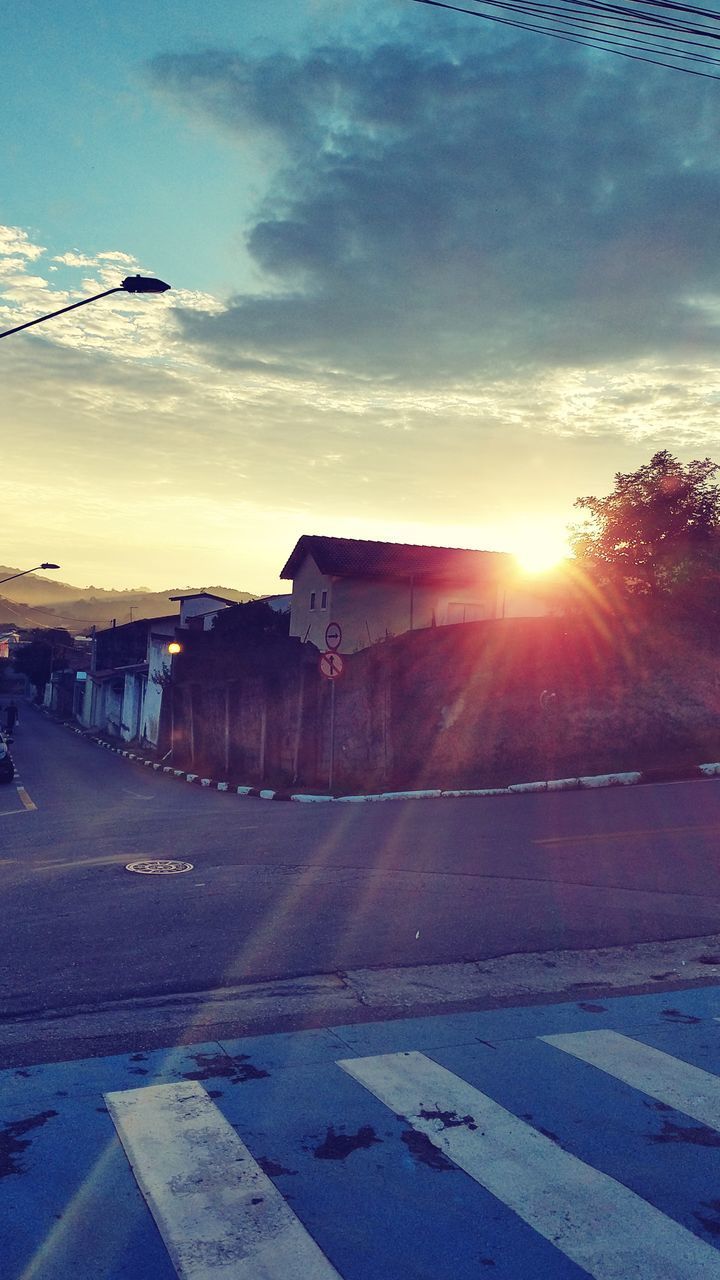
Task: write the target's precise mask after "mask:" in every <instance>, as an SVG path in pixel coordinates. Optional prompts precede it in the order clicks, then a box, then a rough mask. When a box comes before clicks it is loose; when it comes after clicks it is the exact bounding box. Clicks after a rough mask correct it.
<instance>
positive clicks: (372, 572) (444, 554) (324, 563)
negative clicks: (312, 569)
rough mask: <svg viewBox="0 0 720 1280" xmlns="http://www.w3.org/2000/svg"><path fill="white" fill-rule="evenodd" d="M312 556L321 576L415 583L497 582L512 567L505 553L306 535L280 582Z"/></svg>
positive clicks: (296, 548) (287, 565)
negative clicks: (487, 580) (490, 579)
mask: <svg viewBox="0 0 720 1280" xmlns="http://www.w3.org/2000/svg"><path fill="white" fill-rule="evenodd" d="M308 555H311V556H312V557H313V559H314V561H315V563H316V565H317V567H318V569H319V570H320V572H321V573H326V574H329V575H330V576H337V577H347V578H410V577H412V578H414V579H415V581H416V582H421V581H423V580H425V581H437V580H446V581H447V580H449V581H453V582H467V581H473V580H475V579H477V578H478V577H484V578H493V577H496V576H498V575H500V574H502V573H503V572H504V571H507V570H508V569H509V568H510V565H511V561H512V557H511V556H510V555H508V554H507V552H504V551H470V550H466V549H464V548H462V547H421V546H413V545H410V544H407V543H403V542H368V541H365V540H364V539H362V538H329V537H323V536H320V535H316V534H303V536H302V537H301V538H299V539H298V542H297V544H296V546H295V549H294V551H293V553H292V555H291V556H290V559H289V560H288V562H287V564H286V565H285V567H284V569H283V570H282V573H281V574H280V577H281V578H294V577H295V575H296V573H297V571H298V569H299V568H300V565H301V564H302V562H303V560H304V559H305V557H306V556H308Z"/></svg>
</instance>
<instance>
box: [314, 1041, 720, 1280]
mask: <svg viewBox="0 0 720 1280" xmlns="http://www.w3.org/2000/svg"><path fill="white" fill-rule="evenodd" d="M338 1065H339V1066H340V1067H342V1068H343V1070H345V1071H346V1072H347V1073H348V1074H349V1075H350V1076H352V1077H353V1078H354V1079H355V1080H357V1081H359V1082H360V1084H362V1085H364V1086H365V1088H366V1089H368V1090H369V1091H370V1092H371V1093H372V1094H374V1095H375V1097H376V1098H379V1099H380V1101H381V1102H383V1103H385V1105H386V1106H387V1107H389V1108H390V1109H391V1110H392V1111H394V1112H395V1113H396V1114H401V1115H402V1116H404V1117H405V1118H406V1119H407V1120H408V1122H409V1123H410V1124H411V1125H412V1127H413V1128H414V1129H416V1130H417V1131H418V1132H420V1133H424V1134H426V1135H427V1137H428V1138H429V1139H430V1141H431V1142H432V1143H434V1145H435V1146H436V1147H438V1148H439V1149H440V1150H441V1151H442V1152H444V1154H445V1155H446V1156H448V1157H449V1158H450V1159H451V1160H453V1161H454V1163H455V1164H457V1165H458V1166H459V1167H460V1168H461V1169H463V1170H464V1171H465V1172H466V1173H467V1174H469V1176H470V1177H471V1178H473V1179H474V1180H475V1181H476V1182H478V1183H479V1184H480V1185H481V1186H483V1187H485V1188H487V1190H488V1191H490V1192H491V1193H492V1194H493V1195H494V1196H496V1197H497V1198H498V1199H499V1200H501V1201H502V1202H503V1203H504V1204H506V1205H508V1206H509V1207H510V1208H511V1209H513V1210H514V1212H515V1213H516V1214H517V1215H518V1216H519V1217H520V1218H522V1219H523V1220H524V1221H525V1222H526V1223H528V1224H529V1225H530V1226H531V1227H533V1228H534V1229H535V1231H537V1232H538V1233H539V1234H540V1235H542V1236H544V1237H545V1239H546V1240H549V1241H550V1242H551V1243H552V1244H553V1245H555V1246H556V1248H558V1249H559V1250H561V1251H562V1252H563V1253H564V1254H565V1255H566V1256H567V1257H568V1258H570V1259H572V1261H574V1262H576V1263H577V1264H578V1265H579V1266H581V1267H584V1268H585V1270H586V1271H587V1273H588V1274H589V1275H591V1276H593V1277H595V1280H633V1278H636V1280H669V1277H672V1280H720V1253H719V1252H718V1251H717V1250H716V1249H714V1248H713V1247H712V1246H711V1245H709V1244H706V1243H705V1242H704V1241H703V1240H700V1239H699V1238H698V1237H697V1236H695V1235H693V1234H692V1232H690V1231H687V1230H686V1229H685V1227H683V1226H681V1225H680V1224H679V1223H677V1222H675V1221H673V1219H671V1218H669V1217H667V1215H666V1214H664V1213H662V1212H661V1211H660V1210H659V1209H656V1208H655V1207H654V1206H653V1205H651V1204H649V1203H648V1202H647V1201H646V1200H643V1199H642V1198H641V1197H640V1196H639V1195H637V1194H636V1193H635V1192H634V1191H630V1190H629V1189H628V1188H627V1187H624V1186H622V1184H621V1183H619V1182H617V1181H616V1180H615V1179H614V1178H611V1177H609V1176H608V1175H607V1174H604V1173H601V1172H599V1171H598V1170H596V1169H593V1168H592V1167H591V1166H590V1165H587V1164H585V1163H584V1162H583V1161H582V1160H579V1159H578V1158H577V1157H576V1156H573V1155H571V1154H570V1153H569V1152H566V1151H564V1150H562V1148H560V1147H558V1146H557V1145H556V1144H555V1143H554V1142H552V1141H551V1140H550V1139H549V1138H546V1137H545V1136H544V1135H543V1134H541V1133H539V1132H538V1131H537V1130H536V1129H534V1128H533V1127H532V1126H531V1125H529V1124H526V1123H525V1122H524V1121H522V1120H519V1119H518V1118H517V1117H516V1116H514V1115H512V1114H511V1112H509V1111H506V1110H505V1108H504V1107H501V1106H500V1105H499V1104H498V1103H497V1102H495V1101H493V1099H492V1098H489V1097H488V1096H487V1095H486V1094H484V1093H481V1092H480V1090H478V1089H475V1088H474V1087H473V1086H472V1085H469V1084H467V1083H466V1082H465V1081H463V1080H461V1079H460V1078H459V1077H458V1076H456V1075H454V1074H453V1073H452V1072H451V1071H448V1070H446V1068H445V1067H441V1066H439V1065H438V1064H437V1063H435V1062H432V1061H431V1060H430V1059H429V1058H427V1057H426V1056H425V1055H424V1054H422V1053H391V1054H382V1055H380V1056H376V1057H370V1058H350V1059H344V1060H342V1061H340V1062H339V1063H338ZM448 1117H450V1118H451V1123H450V1125H449V1126H448Z"/></svg>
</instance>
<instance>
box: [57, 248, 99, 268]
mask: <svg viewBox="0 0 720 1280" xmlns="http://www.w3.org/2000/svg"><path fill="white" fill-rule="evenodd" d="M52 261H53V262H61V263H62V264H63V266H66V267H94V266H96V265H97V259H96V258H88V257H87V256H86V255H85V254H83V253H77V252H76V251H75V250H70V251H69V252H68V253H59V254H57V255H56V257H54V258H53V259H52Z"/></svg>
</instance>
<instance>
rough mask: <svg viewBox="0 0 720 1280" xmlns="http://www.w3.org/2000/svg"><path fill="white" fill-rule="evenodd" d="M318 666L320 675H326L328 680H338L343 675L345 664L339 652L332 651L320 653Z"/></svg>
mask: <svg viewBox="0 0 720 1280" xmlns="http://www.w3.org/2000/svg"><path fill="white" fill-rule="evenodd" d="M318 666H319V667H320V675H321V676H325V679H326V680H337V678H338V676H341V675H342V673H343V668H344V666H345V664H344V662H343V660H342V658H341V656H340V654H339V653H332V652H330V653H321V654H320V661H319V663H318Z"/></svg>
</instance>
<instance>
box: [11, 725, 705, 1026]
mask: <svg viewBox="0 0 720 1280" xmlns="http://www.w3.org/2000/svg"><path fill="white" fill-rule="evenodd" d="M13 751H14V755H15V758H16V762H17V764H18V767H19V771H20V775H21V779H22V784H23V786H24V788H25V791H24V793H23V794H19V793H18V791H17V788H16V787H15V786H14V785H12V786H4V787H0V885H1V888H2V903H3V928H2V951H1V954H0V1018H2V1017H3V1016H12V1015H17V1014H23V1013H35V1012H48V1011H57V1012H58V1013H61V1012H64V1011H68V1010H70V1009H76V1008H92V1007H94V1006H96V1005H98V1004H100V1003H102V1002H106V1001H109V1000H117V999H122V998H126V997H133V996H159V995H162V994H165V993H169V992H182V991H206V990H211V989H213V988H222V987H226V986H232V985H235V984H238V983H241V982H245V981H247V980H249V979H261V978H281V977H287V976H290V975H298V974H310V973H319V972H342V971H343V970H345V969H350V968H357V967H360V966H385V965H413V964H430V963H441V962H449V961H456V960H467V959H477V960H482V959H483V958H487V957H489V956H495V955H499V954H507V953H509V952H524V951H540V950H552V949H565V948H583V947H598V946H613V945H619V944H624V943H630V942H638V941H650V940H660V939H669V938H681V937H700V936H703V935H705V934H710V933H714V932H717V931H719V930H720V859H719V858H718V837H719V836H720V782H717V781H713V780H710V781H705V782H692V783H675V784H666V785H662V786H649V787H633V788H627V789H625V788H622V789H613V790H605V791H598V792H569V793H560V794H554V795H527V796H512V797H502V798H499V799H493V800H477V799H461V800H437V801H435V800H424V801H396V802H390V803H387V804H368V805H364V804H359V805H317V806H313V805H295V804H290V803H276V802H268V801H263V800H259V799H240V798H238V797H236V796H234V795H231V794H227V795H224V794H219V793H217V792H212V791H208V790H201V789H200V788H198V787H196V786H192V785H189V784H187V783H185V782H181V781H178V780H176V779H172V778H168V777H165V776H162V775H157V774H155V773H153V771H152V770H149V769H143V768H142V767H140V766H138V765H135V764H134V763H132V762H128V761H127V760H125V759H123V758H122V757H120V756H116V755H114V754H112V753H110V752H106V751H102V750H101V749H99V748H98V747H97V746H96V745H95V744H93V743H92V742H90V741H87V740H85V739H83V738H81V737H78V736H77V735H75V734H73V733H71V732H70V731H69V730H67V729H65V728H63V727H62V726H59V725H56V724H53V723H50V722H48V721H47V720H45V719H44V718H43V717H42V716H41V715H39V714H38V713H36V712H33V711H31V710H29V709H28V710H23V711H22V723H21V725H20V729H19V732H18V734H17V737H16V741H15V746H14V748H13ZM28 804H32V805H34V806H35V807H33V808H29V807H27V805H28ZM143 857H148V858H154V857H162V858H182V859H187V860H188V861H190V862H192V863H193V865H194V870H193V871H192V872H190V873H188V874H185V875H178V876H139V875H135V874H132V873H129V872H127V871H126V870H125V864H126V863H128V862H130V861H131V860H133V859H137V858H143Z"/></svg>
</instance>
